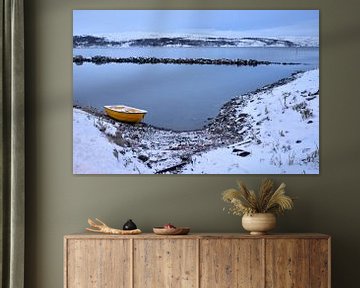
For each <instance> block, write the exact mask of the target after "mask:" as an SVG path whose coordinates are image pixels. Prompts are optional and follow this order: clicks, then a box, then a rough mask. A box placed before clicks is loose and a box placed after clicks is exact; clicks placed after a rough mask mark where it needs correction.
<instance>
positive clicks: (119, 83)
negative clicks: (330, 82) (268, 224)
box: [73, 48, 319, 131]
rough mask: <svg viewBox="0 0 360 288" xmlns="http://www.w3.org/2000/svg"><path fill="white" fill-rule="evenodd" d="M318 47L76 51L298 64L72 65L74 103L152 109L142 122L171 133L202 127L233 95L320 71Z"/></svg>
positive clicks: (79, 50) (81, 50)
mask: <svg viewBox="0 0 360 288" xmlns="http://www.w3.org/2000/svg"><path fill="white" fill-rule="evenodd" d="M318 51H319V50H318V48H105V49H91V48H86V49H85V48H84V49H74V51H73V54H74V55H82V56H84V57H89V56H95V55H102V56H111V57H139V56H143V57H159V58H160V57H168V58H200V57H202V58H211V59H220V58H228V59H237V58H241V59H256V60H267V61H274V62H296V63H301V64H299V65H268V66H257V67H248V66H241V67H237V66H222V65H171V64H144V65H138V64H117V63H112V64H104V65H96V64H93V63H84V64H83V65H76V64H73V91H74V95H73V97H74V104H78V105H81V106H91V107H94V108H97V109H100V110H102V107H103V106H104V105H114V104H125V105H128V106H133V107H137V108H141V109H145V110H147V111H148V114H147V115H146V117H145V120H144V122H146V123H148V124H151V125H154V126H157V127H161V128H167V129H172V130H178V131H179V130H180V131H182V130H194V129H200V128H202V127H203V126H204V124H206V123H207V121H208V119H209V118H213V117H215V116H216V115H217V114H218V112H219V109H220V108H221V106H222V105H223V104H225V103H226V102H227V101H229V100H230V99H232V98H234V97H235V96H238V95H241V94H244V93H246V92H250V91H253V90H256V89H257V88H261V87H263V86H264V85H267V84H271V83H273V82H276V81H278V80H280V79H282V78H285V77H288V76H290V75H291V74H292V73H294V72H297V71H300V70H302V71H305V70H310V69H314V68H316V67H318V65H319V52H318Z"/></svg>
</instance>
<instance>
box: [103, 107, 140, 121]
mask: <svg viewBox="0 0 360 288" xmlns="http://www.w3.org/2000/svg"><path fill="white" fill-rule="evenodd" d="M104 109H105V112H106V114H107V115H108V116H109V117H111V118H114V119H116V120H119V121H122V122H128V123H138V122H140V121H141V120H142V119H144V117H145V114H146V113H147V111H146V110H141V109H137V108H133V107H129V106H125V105H114V106H104Z"/></svg>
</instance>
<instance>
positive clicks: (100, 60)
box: [73, 55, 300, 67]
mask: <svg viewBox="0 0 360 288" xmlns="http://www.w3.org/2000/svg"><path fill="white" fill-rule="evenodd" d="M73 62H74V63H75V64H77V65H82V64H83V63H94V64H97V65H102V64H109V63H120V64H121V63H132V64H140V65H141V64H177V65H181V64H183V65H184V64H185V65H193V64H197V65H235V66H252V67H255V66H258V65H299V64H300V63H292V62H271V61H261V60H254V59H248V60H246V59H226V58H222V59H210V58H157V57H125V58H116V57H107V56H93V57H83V56H81V55H77V56H74V57H73Z"/></svg>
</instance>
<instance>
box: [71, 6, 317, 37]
mask: <svg viewBox="0 0 360 288" xmlns="http://www.w3.org/2000/svg"><path fill="white" fill-rule="evenodd" d="M73 21H74V22H73V34H74V35H84V34H103V33H124V32H135V31H136V32H157V33H162V32H163V33H191V32H196V31H209V32H211V31H236V32H243V33H244V34H251V35H252V36H318V35H319V11H318V10H74V11H73ZM249 36H250V35H249Z"/></svg>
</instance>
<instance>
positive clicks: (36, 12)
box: [24, 0, 360, 288]
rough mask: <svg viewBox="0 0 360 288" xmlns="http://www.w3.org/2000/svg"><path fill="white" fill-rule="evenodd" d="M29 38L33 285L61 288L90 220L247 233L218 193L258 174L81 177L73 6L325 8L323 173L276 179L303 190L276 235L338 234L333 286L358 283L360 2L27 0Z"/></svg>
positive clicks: (29, 267)
mask: <svg viewBox="0 0 360 288" xmlns="http://www.w3.org/2000/svg"><path fill="white" fill-rule="evenodd" d="M24 2H25V8H26V10H25V11H26V15H25V24H26V27H25V33H26V101H27V103H26V105H27V110H26V121H27V122H26V124H27V128H26V134H27V135H26V149H27V151H26V153H27V156H26V161H27V164H26V165H27V166H26V181H27V183H26V185H27V189H26V194H27V196H26V197H27V199H26V201H27V203H26V206H27V207H26V225H27V226H26V287H27V288H29V287H33V288H49V287H51V288H60V287H62V285H63V279H62V277H63V270H62V269H63V268H62V267H63V254H62V253H63V252H62V251H63V250H62V249H63V235H64V234H67V233H73V232H79V231H82V229H83V228H84V227H85V226H86V220H87V217H88V216H92V217H99V218H100V219H103V220H105V221H106V222H108V223H109V224H111V225H114V226H121V225H122V223H123V222H124V221H125V220H126V219H127V218H132V219H134V220H135V222H136V223H137V224H138V225H139V226H140V227H141V228H142V229H144V230H145V231H149V230H150V228H151V227H152V226H154V225H159V224H162V223H165V222H172V223H175V224H177V225H190V226H191V227H192V229H193V231H196V232H204V231H207V232H210V231H211V232H237V231H241V228H240V218H238V217H235V216H231V215H228V214H227V213H225V212H223V210H222V208H223V206H224V205H223V203H222V201H221V200H220V192H221V191H223V190H224V189H226V188H229V187H232V186H233V185H234V184H235V180H236V179H238V178H241V179H243V180H245V181H246V182H247V183H249V185H253V186H255V185H257V183H258V182H259V180H260V179H261V178H262V177H263V176H262V175H254V176H241V175H238V176H236V175H234V176H210V175H204V176H194V175H191V176H164V175H158V176H73V175H72V37H71V36H72V9H117V8H118V9H320V10H321V12H320V14H321V24H320V27H321V50H320V51H321V52H320V60H321V61H320V62H321V64H320V67H321V69H320V73H321V83H320V85H321V86H320V87H321V89H320V90H321V92H320V97H321V104H320V105H321V106H320V109H321V127H320V141H321V145H320V146H321V147H320V151H321V152H320V153H321V166H320V170H321V171H320V175H317V176H306V175H298V176H281V175H279V176H275V177H272V178H273V179H274V180H276V182H277V183H278V184H279V183H280V181H284V182H285V183H287V185H288V192H289V193H290V194H291V195H297V196H298V198H299V199H298V200H297V201H296V209H295V210H294V211H293V212H291V213H288V214H287V215H286V217H282V218H280V222H279V225H278V226H279V227H278V231H279V232H322V233H328V234H330V235H332V237H333V287H346V288H350V287H358V286H357V284H358V283H359V281H358V276H359V271H358V270H359V265H358V263H359V259H360V248H359V243H360V229H359V224H360V223H359V222H360V221H359V203H360V188H359V187H360V184H359V183H360V182H359V179H358V177H359V172H360V169H359V162H360V150H359V148H360V135H359V132H358V126H359V125H358V124H359V117H358V115H359V114H358V111H359V107H360V100H359V99H360V97H359V95H360V94H359V91H358V89H359V88H358V87H359V85H358V84H359V72H358V69H359V64H360V63H359V57H358V56H359V51H360V38H359V31H360V22H359V20H357V19H358V15H357V14H358V11H359V10H358V8H360V5H359V2H358V1H356V0H354V1H351V0H348V1H346V2H342V3H341V5H340V2H339V1H335V0H322V1H313V0H312V1H310V0H305V1H288V0H274V1H269V0H252V1H250V0H246V1H235V0H234V1H229V0H227V1H226V0H223V1H215V0H214V1H210V0H206V1H205V0H197V1H194V0H192V1H190V0H182V1H180V0H179V1H168V0H167V1H165V0H162V1H160V0H159V1H156V0H137V1H130V0H128V1H119V0H104V1H89V0H62V1H59V0H27V1H24Z"/></svg>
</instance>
